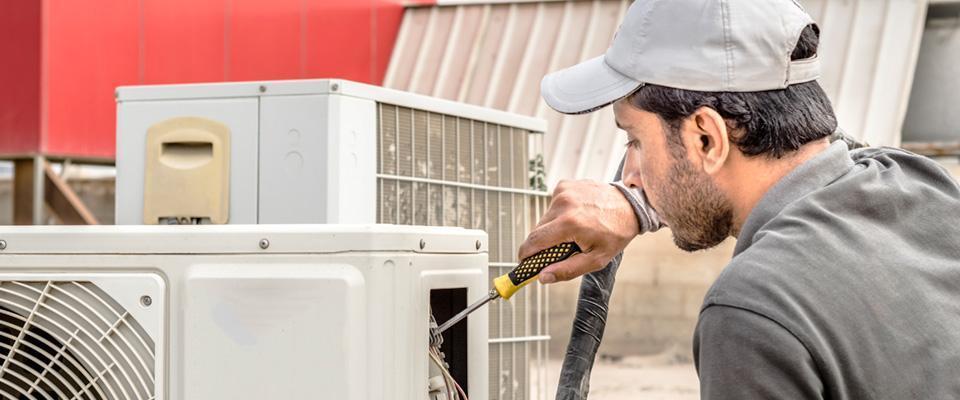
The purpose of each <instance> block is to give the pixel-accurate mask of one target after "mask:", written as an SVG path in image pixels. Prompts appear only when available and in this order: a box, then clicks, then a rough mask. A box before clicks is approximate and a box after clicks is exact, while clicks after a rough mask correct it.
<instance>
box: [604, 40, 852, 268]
mask: <svg viewBox="0 0 960 400" xmlns="http://www.w3.org/2000/svg"><path fill="white" fill-rule="evenodd" d="M816 48H817V33H816V31H815V29H814V27H813V25H811V26H808V27H807V29H805V30H804V33H803V34H802V35H801V37H800V40H799V42H798V45H797V51H794V52H793V56H794V57H796V58H797V59H804V58H810V57H813V56H814V55H815V53H816ZM614 114H615V115H616V117H617V122H618V124H619V125H621V127H622V128H624V130H625V131H626V132H627V135H628V140H629V142H630V143H631V145H629V146H627V154H626V156H627V161H626V163H625V164H624V171H623V177H624V183H626V184H627V185H631V186H636V187H642V188H644V190H645V191H646V193H647V196H648V197H649V198H650V201H651V203H653V206H654V208H655V209H656V210H657V211H658V212H659V213H660V214H661V216H662V217H663V219H664V220H665V221H667V223H668V224H669V225H670V226H671V228H672V231H673V234H674V241H675V243H676V244H677V246H678V247H680V248H682V249H684V250H688V251H693V250H699V249H704V248H709V247H712V246H715V245H717V244H718V243H720V242H721V241H723V240H724V238H726V237H727V236H729V235H732V234H734V233H735V232H733V229H735V224H734V212H733V211H734V210H733V209H734V207H733V204H732V201H731V197H735V196H737V195H738V193H736V189H737V188H739V187H741V186H742V183H741V184H738V182H736V181H742V180H749V179H751V176H749V175H747V176H744V175H743V174H742V173H740V172H747V173H748V174H749V172H750V169H748V168H737V163H738V161H741V162H740V164H741V165H742V164H743V161H751V160H750V159H754V160H752V161H759V162H754V163H753V164H755V166H756V167H755V168H762V167H763V166H764V165H765V164H766V165H770V164H774V163H776V161H777V160H780V159H783V158H789V157H790V156H791V155H792V154H793V153H794V152H796V151H797V150H799V149H800V148H801V147H802V146H803V145H805V144H807V143H810V142H812V141H816V140H820V139H823V138H826V137H828V136H829V135H830V134H831V133H833V132H834V131H835V129H836V126H837V122H836V117H835V116H834V114H833V110H832V108H831V106H830V101H829V99H828V98H827V96H826V94H825V93H824V92H823V90H822V89H821V88H820V86H819V85H818V84H817V82H815V81H812V82H805V83H798V84H794V85H791V86H788V87H787V88H785V89H780V90H769V91H762V92H699V91H690V90H683V89H675V88H668V87H663V86H658V85H646V86H643V87H641V88H640V89H639V90H637V91H636V92H634V93H633V94H631V95H630V96H627V97H626V98H624V99H622V100H619V101H617V102H616V103H614ZM731 153H732V154H731ZM644 169H646V170H644Z"/></svg>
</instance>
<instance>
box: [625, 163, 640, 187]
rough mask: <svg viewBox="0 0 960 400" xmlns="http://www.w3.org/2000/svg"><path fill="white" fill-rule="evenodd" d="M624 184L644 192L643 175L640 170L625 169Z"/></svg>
mask: <svg viewBox="0 0 960 400" xmlns="http://www.w3.org/2000/svg"><path fill="white" fill-rule="evenodd" d="M623 184H624V185H627V187H629V188H634V189H640V190H643V174H641V173H640V170H639V169H636V168H626V167H624V170H623Z"/></svg>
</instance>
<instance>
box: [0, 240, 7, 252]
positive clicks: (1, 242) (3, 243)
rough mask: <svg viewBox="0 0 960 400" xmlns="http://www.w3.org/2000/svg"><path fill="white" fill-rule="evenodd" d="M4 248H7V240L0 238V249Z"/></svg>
mask: <svg viewBox="0 0 960 400" xmlns="http://www.w3.org/2000/svg"><path fill="white" fill-rule="evenodd" d="M6 249H7V241H6V240H0V250H6Z"/></svg>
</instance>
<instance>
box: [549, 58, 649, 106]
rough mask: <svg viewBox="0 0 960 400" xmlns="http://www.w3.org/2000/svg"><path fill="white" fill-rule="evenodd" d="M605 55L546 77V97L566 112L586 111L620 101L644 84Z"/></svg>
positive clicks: (550, 102)
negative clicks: (614, 65) (623, 72)
mask: <svg viewBox="0 0 960 400" xmlns="http://www.w3.org/2000/svg"><path fill="white" fill-rule="evenodd" d="M603 57H604V56H599V57H596V58H592V59H590V60H587V61H584V62H582V63H580V64H577V65H574V66H572V67H570V68H567V69H564V70H560V71H557V72H553V73H550V74H548V75H547V76H545V77H543V81H541V82H540V94H541V95H542V96H543V100H545V101H546V102H547V105H549V106H550V107H551V108H553V109H554V110H557V111H559V112H562V113H564V114H583V113H588V112H591V111H595V110H598V109H600V108H603V107H605V106H607V105H608V104H610V103H613V102H615V101H617V100H620V99H622V98H623V97H625V96H627V95H629V94H630V93H633V91H635V90H637V88H639V87H640V86H642V85H643V82H638V81H635V80H633V79H631V78H629V77H627V76H625V75H623V74H621V73H619V72H617V71H616V70H614V69H613V68H610V66H609V65H607V63H606V61H604V59H603Z"/></svg>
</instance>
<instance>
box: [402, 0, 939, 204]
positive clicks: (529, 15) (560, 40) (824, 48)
mask: <svg viewBox="0 0 960 400" xmlns="http://www.w3.org/2000/svg"><path fill="white" fill-rule="evenodd" d="M475 3H476V2H467V4H459V5H446V6H435V7H418V8H410V9H408V10H407V13H406V15H405V17H404V21H403V25H402V27H401V31H400V35H399V38H398V40H397V45H396V47H395V49H394V53H393V57H392V59H391V62H390V67H389V70H388V72H387V77H386V80H385V85H386V86H389V87H393V88H397V89H401V90H409V91H414V92H418V93H424V94H430V95H434V96H439V97H444V98H448V99H453V100H459V101H464V102H467V103H473V104H479V105H484V106H489V107H494V108H499V109H503V110H507V111H512V112H517V113H521V114H527V115H533V116H537V117H541V118H544V119H546V120H547V121H548V131H547V135H546V137H545V138H544V150H545V153H546V154H545V156H546V161H547V171H548V174H549V184H550V185H551V186H552V185H553V184H554V183H555V182H556V181H557V180H559V179H561V178H563V179H566V178H592V179H608V178H609V177H610V176H612V175H613V172H614V169H615V168H616V166H617V165H618V163H619V160H620V157H621V155H622V150H621V148H622V142H623V141H624V140H623V139H624V136H623V135H622V133H619V132H618V130H617V129H616V127H615V125H614V122H613V114H612V111H611V110H610V108H609V107H608V108H606V109H604V110H602V111H600V112H597V113H593V114H589V115H582V116H564V115H561V114H559V113H556V112H554V111H553V110H551V109H549V108H548V107H547V106H546V105H545V104H544V103H543V101H542V100H541V98H540V90H539V87H540V86H539V83H540V79H541V78H542V77H543V75H544V74H546V73H547V72H549V71H553V70H557V69H561V68H563V67H567V66H570V65H573V64H575V63H577V62H579V61H581V60H586V59H588V58H590V57H594V56H596V55H599V54H602V53H603V52H604V51H605V50H606V48H607V46H608V45H609V43H610V40H611V39H612V37H613V34H614V32H615V30H616V28H617V26H619V23H620V20H621V19H622V17H623V14H624V12H625V11H626V8H627V7H628V6H629V3H630V2H629V1H628V0H592V1H568V2H564V1H545V2H529V1H522V2H516V3H503V2H489V3H488V4H475ZM803 3H804V4H805V5H806V7H807V10H808V12H809V13H810V14H811V15H812V16H813V17H814V18H815V19H816V20H817V21H819V22H820V25H821V28H822V37H823V38H822V45H821V51H820V54H821V58H822V60H823V63H824V74H823V77H822V78H821V80H820V82H821V84H822V85H823V87H824V89H826V91H827V94H828V95H830V98H831V99H832V100H833V102H834V107H835V108H836V111H837V115H838V117H839V119H840V124H841V127H843V128H844V129H845V130H846V131H847V132H848V133H850V134H852V135H854V136H856V137H859V138H861V139H864V140H866V141H867V142H869V143H871V144H877V145H880V144H882V145H897V144H899V142H900V127H901V125H902V123H903V119H904V115H905V112H906V105H907V100H908V99H909V91H910V87H911V82H912V76H913V70H914V65H915V64H916V58H917V51H918V49H919V43H920V37H921V33H922V31H923V25H924V16H925V13H926V9H927V0H804V1H803Z"/></svg>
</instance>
